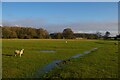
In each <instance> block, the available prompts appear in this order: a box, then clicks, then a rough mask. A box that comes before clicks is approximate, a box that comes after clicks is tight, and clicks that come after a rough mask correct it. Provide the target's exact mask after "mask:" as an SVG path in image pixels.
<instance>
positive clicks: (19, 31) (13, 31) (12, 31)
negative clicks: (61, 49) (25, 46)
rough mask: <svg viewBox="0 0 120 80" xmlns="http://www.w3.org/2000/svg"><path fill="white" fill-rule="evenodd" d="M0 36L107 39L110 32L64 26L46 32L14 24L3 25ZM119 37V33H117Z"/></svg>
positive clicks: (41, 29) (7, 37) (8, 37)
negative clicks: (60, 28)
mask: <svg viewBox="0 0 120 80" xmlns="http://www.w3.org/2000/svg"><path fill="white" fill-rule="evenodd" d="M0 28H2V29H0V30H2V36H1V37H2V38H6V39H10V38H19V39H76V38H86V39H101V38H104V39H108V38H109V35H110V32H108V31H106V33H105V35H104V36H102V35H101V33H100V32H97V33H94V34H91V33H74V32H73V31H72V29H70V28H66V29H64V30H63V32H57V33H50V34H49V33H48V31H47V30H45V29H43V28H39V29H36V28H31V27H16V26H3V27H0ZM117 36H118V37H119V35H117Z"/></svg>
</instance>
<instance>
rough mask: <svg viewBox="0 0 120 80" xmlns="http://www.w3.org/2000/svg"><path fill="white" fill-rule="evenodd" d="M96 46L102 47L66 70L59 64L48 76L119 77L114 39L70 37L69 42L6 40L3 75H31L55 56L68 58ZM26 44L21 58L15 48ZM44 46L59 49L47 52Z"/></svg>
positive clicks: (3, 48) (76, 60) (74, 62)
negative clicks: (78, 38)
mask: <svg viewBox="0 0 120 80" xmlns="http://www.w3.org/2000/svg"><path fill="white" fill-rule="evenodd" d="M94 47H99V49H98V51H96V52H93V53H91V54H88V55H86V56H84V57H82V58H78V59H74V60H72V61H71V62H70V63H68V65H66V66H65V67H64V68H63V69H62V70H61V69H57V68H56V69H55V70H53V71H52V72H50V73H48V74H46V75H45V76H44V77H55V76H56V77H59V76H60V77H63V78H65V77H83V78H84V77H117V70H118V69H117V54H118V53H117V52H116V51H117V47H116V46H115V45H114V42H111V41H109V42H108V41H97V40H68V43H67V44H66V43H65V40H40V39H26V40H24V39H14V40H11V39H4V40H2V67H3V71H2V77H3V78H29V77H31V76H33V75H34V73H35V71H36V70H37V69H38V68H42V67H43V66H44V65H46V64H48V63H50V62H52V61H53V60H62V59H66V58H69V57H71V56H73V55H75V54H78V53H83V52H84V51H86V50H90V49H92V48H94ZM22 48H24V49H25V51H24V54H23V56H22V57H21V58H20V57H19V56H17V57H15V56H13V55H14V50H16V49H22ZM40 50H55V51H56V52H55V53H44V52H40ZM94 64H96V65H94ZM102 70H104V72H103V71H102ZM96 73H97V74H96ZM55 74H56V75H55ZM95 74H96V75H95ZM58 75H59V76H58Z"/></svg>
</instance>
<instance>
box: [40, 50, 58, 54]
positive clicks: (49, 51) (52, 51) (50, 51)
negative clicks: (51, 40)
mask: <svg viewBox="0 0 120 80" xmlns="http://www.w3.org/2000/svg"><path fill="white" fill-rule="evenodd" d="M40 52H47V53H54V52H56V51H54V50H41V51H40Z"/></svg>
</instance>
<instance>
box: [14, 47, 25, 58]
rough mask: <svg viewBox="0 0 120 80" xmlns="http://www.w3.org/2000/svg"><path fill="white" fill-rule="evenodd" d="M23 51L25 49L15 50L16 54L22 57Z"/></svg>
mask: <svg viewBox="0 0 120 80" xmlns="http://www.w3.org/2000/svg"><path fill="white" fill-rule="evenodd" d="M23 51H24V49H21V50H15V56H16V55H20V57H21V55H22V54H23V53H24V52H23Z"/></svg>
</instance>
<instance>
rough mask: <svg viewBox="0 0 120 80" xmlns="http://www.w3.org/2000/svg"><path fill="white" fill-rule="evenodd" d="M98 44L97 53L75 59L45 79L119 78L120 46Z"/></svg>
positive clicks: (107, 43) (47, 75)
mask: <svg viewBox="0 0 120 80" xmlns="http://www.w3.org/2000/svg"><path fill="white" fill-rule="evenodd" d="M97 43H98V44H100V47H99V49H98V50H97V51H95V52H92V53H91V54H87V55H86V56H82V57H80V58H77V59H73V60H71V62H68V63H67V64H65V65H64V67H63V68H59V67H56V68H55V69H54V70H53V71H51V72H49V73H47V74H45V75H44V76H43V78H60V79H62V78H118V45H114V42H107V41H104V42H97ZM61 65H63V64H61Z"/></svg>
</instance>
